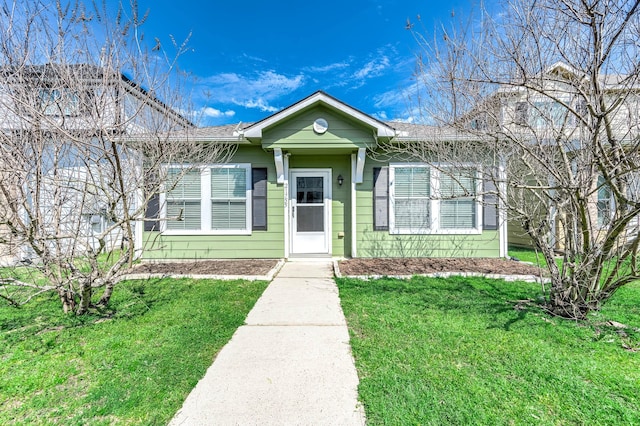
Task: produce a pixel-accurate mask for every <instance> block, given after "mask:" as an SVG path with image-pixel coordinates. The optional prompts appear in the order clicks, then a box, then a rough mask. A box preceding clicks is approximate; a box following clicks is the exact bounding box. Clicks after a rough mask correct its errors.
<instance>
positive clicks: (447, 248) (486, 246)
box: [356, 158, 500, 257]
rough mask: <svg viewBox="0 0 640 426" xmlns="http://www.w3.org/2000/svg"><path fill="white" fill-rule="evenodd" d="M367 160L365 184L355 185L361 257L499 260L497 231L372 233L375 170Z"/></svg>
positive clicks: (357, 232) (380, 164) (371, 162)
mask: <svg viewBox="0 0 640 426" xmlns="http://www.w3.org/2000/svg"><path fill="white" fill-rule="evenodd" d="M387 164H388V163H379V162H375V161H374V160H372V159H370V158H367V161H366V163H365V169H364V176H363V183H362V184H358V185H356V191H357V192H356V203H357V210H356V211H357V218H356V222H357V229H356V234H357V239H358V240H357V255H358V257H499V256H500V238H499V232H498V231H484V232H482V233H481V234H479V235H459V234H458V235H451V234H449V235H442V234H440V235H391V234H389V231H374V230H373V168H374V167H382V166H386V165H387Z"/></svg>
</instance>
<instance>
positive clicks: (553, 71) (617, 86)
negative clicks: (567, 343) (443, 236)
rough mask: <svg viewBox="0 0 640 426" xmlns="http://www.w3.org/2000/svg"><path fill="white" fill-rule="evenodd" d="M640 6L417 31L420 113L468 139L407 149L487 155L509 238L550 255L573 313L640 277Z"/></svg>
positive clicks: (452, 156)
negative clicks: (639, 251)
mask: <svg viewBox="0 0 640 426" xmlns="http://www.w3.org/2000/svg"><path fill="white" fill-rule="evenodd" d="M639 3H640V2H638V1H637V0H512V1H504V2H501V3H500V5H499V6H496V5H495V4H492V10H491V12H489V11H487V10H486V9H484V8H482V7H481V8H480V10H479V13H477V14H474V15H472V16H471V17H470V19H469V20H468V21H461V22H460V23H459V24H454V25H452V26H451V28H449V27H447V28H444V27H443V28H442V29H440V30H437V31H436V32H435V35H434V36H433V38H431V37H427V36H426V35H424V34H425V33H421V32H419V31H418V29H417V28H416V27H412V31H413V33H414V35H415V36H416V38H417V40H418V42H419V45H420V47H421V49H420V50H421V54H420V57H419V61H418V69H417V78H418V80H419V81H420V82H421V83H424V84H421V85H420V86H421V87H420V91H419V95H418V97H417V100H419V101H420V108H421V109H422V111H423V112H424V113H425V114H426V117H428V119H429V120H432V121H433V122H434V124H438V125H441V126H444V127H447V128H449V133H457V134H459V135H464V137H465V139H464V140H463V141H462V142H460V143H457V144H451V140H450V139H449V141H448V142H447V141H445V140H443V139H442V138H434V140H431V141H423V142H422V143H419V144H414V145H411V146H404V147H401V149H402V150H404V151H405V152H407V153H408V154H409V155H411V156H414V157H418V158H423V159H430V158H433V157H437V158H444V159H446V161H448V162H453V163H455V162H464V161H468V159H469V158H470V157H471V158H482V159H483V161H484V162H485V163H486V165H487V167H485V169H484V170H483V173H484V179H485V182H487V181H490V182H493V183H494V185H490V188H500V187H503V188H504V189H505V190H504V191H493V189H491V191H492V192H494V194H495V195H496V196H498V197H499V198H500V202H501V203H502V205H503V206H505V207H506V209H507V211H508V217H509V220H510V237H513V236H516V234H517V230H520V232H521V233H522V234H523V236H525V237H526V238H527V239H529V240H530V241H531V243H532V245H533V246H534V247H536V248H537V249H538V250H539V251H540V252H541V253H542V254H543V255H544V257H545V259H546V263H547V267H548V269H549V273H550V276H551V281H552V283H551V285H550V287H549V288H547V289H546V306H547V308H548V309H549V310H550V311H551V312H553V313H554V314H557V315H561V316H565V317H571V318H584V317H585V315H586V314H587V313H588V312H589V311H591V310H597V309H599V308H600V307H601V305H602V304H603V303H604V302H605V301H607V300H608V298H609V297H610V296H611V295H612V294H613V293H614V292H615V291H616V290H617V289H619V288H620V287H622V286H623V285H625V284H627V283H629V282H632V281H634V280H637V279H638V278H640V273H639V272H640V271H639V270H638V259H637V249H638V243H639V235H638V215H639V214H640V197H639V196H640V191H639V189H640V188H638V182H639V181H640V179H639V178H640V173H639V170H638V167H639V166H640V155H639V150H638V148H639V146H638V144H639V142H640V140H639V138H638V135H639V123H638V115H639V106H640V104H639V102H638V95H639V94H640V84H639V78H640V57H639V55H638V54H639V48H640V44H638V40H640V15H639V14H638V5H639ZM487 190H488V189H487V187H485V191H487ZM512 225H514V226H512ZM558 253H560V254H561V258H562V262H561V263H560V265H559V264H558V263H557V262H556V260H557V254H558Z"/></svg>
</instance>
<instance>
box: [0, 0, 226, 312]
mask: <svg viewBox="0 0 640 426" xmlns="http://www.w3.org/2000/svg"><path fill="white" fill-rule="evenodd" d="M132 5H133V6H132V8H131V9H130V10H125V9H122V8H119V9H117V10H116V11H114V12H113V14H111V13H110V11H109V10H108V8H107V5H106V3H105V4H97V3H91V4H88V5H87V4H84V3H82V2H81V1H62V0H59V1H56V2H53V3H51V2H49V1H41V0H28V1H24V0H20V1H17V0H15V1H14V0H7V1H3V2H2V4H1V5H0V22H1V26H2V31H1V33H0V127H1V132H0V176H1V178H2V179H1V180H0V249H2V250H3V253H2V259H3V261H4V262H5V263H13V264H15V263H16V262H21V263H22V264H25V263H28V264H30V266H29V267H20V268H3V269H2V271H3V273H2V279H1V281H0V294H1V295H2V296H1V297H3V298H4V299H6V300H9V301H10V302H11V303H12V304H21V303H25V302H26V301H29V300H30V299H32V298H33V297H34V296H35V295H37V294H40V293H42V292H49V291H53V292H56V293H57V294H58V296H59V298H60V301H61V303H62V307H63V309H64V311H65V312H75V313H77V314H83V313H86V312H87V311H88V310H89V308H90V307H91V306H93V305H106V304H107V303H108V302H109V299H110V297H111V294H112V292H113V289H114V285H115V284H116V282H117V281H118V279H119V276H120V275H121V274H122V272H123V271H124V270H125V269H126V268H128V267H130V266H131V264H132V261H133V260H134V259H135V258H136V257H137V256H139V255H140V250H141V248H142V247H141V246H140V244H138V246H136V244H135V242H136V241H137V242H138V243H139V242H140V241H141V237H142V226H143V219H144V218H145V211H146V208H147V205H148V203H149V200H150V199H151V198H152V197H154V195H155V194H157V193H159V192H161V191H163V189H164V188H163V185H165V183H166V182H167V179H166V175H167V172H166V165H168V164H175V163H179V162H182V161H189V162H190V163H197V162H199V161H202V162H207V163H211V162H215V161H224V156H225V154H226V153H227V151H228V147H225V146H222V145H215V144H202V143H198V142H196V141H195V140H194V138H193V133H194V132H195V127H194V124H193V123H192V122H191V121H190V120H189V119H187V118H185V116H186V117H189V112H188V111H189V108H188V99H187V98H185V97H184V96H183V95H182V94H181V92H180V85H179V81H180V79H179V75H178V72H177V71H178V70H177V67H176V61H177V59H178V58H179V57H180V56H181V55H183V53H184V52H185V51H186V49H187V48H186V44H177V43H175V42H172V43H171V45H170V47H169V48H168V50H170V51H171V52H172V53H171V54H169V53H168V52H167V50H164V49H163V48H162V46H161V45H160V44H159V42H157V43H155V45H154V46H153V47H152V48H151V49H146V48H144V42H143V37H144V36H143V33H142V31H141V26H142V25H143V23H144V21H145V19H146V14H145V15H140V14H139V13H138V10H137V7H136V5H135V2H134V3H132ZM123 72H125V73H126V75H125V74H123ZM160 99H162V100H160ZM176 110H180V111H182V112H183V114H182V115H181V114H178V113H176V112H175V111H176ZM185 111H186V113H184V112H185ZM176 135H179V136H176ZM185 171H186V168H185ZM97 289H101V293H100V294H97V293H96V291H97Z"/></svg>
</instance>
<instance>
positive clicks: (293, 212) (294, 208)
mask: <svg viewBox="0 0 640 426" xmlns="http://www.w3.org/2000/svg"><path fill="white" fill-rule="evenodd" d="M291 217H292V218H294V219H295V218H296V206H291Z"/></svg>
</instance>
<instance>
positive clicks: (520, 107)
mask: <svg viewBox="0 0 640 426" xmlns="http://www.w3.org/2000/svg"><path fill="white" fill-rule="evenodd" d="M528 120H529V105H528V104H527V103H526V102H516V116H515V121H516V124H520V125H523V126H524V125H526V124H527V121H528Z"/></svg>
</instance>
